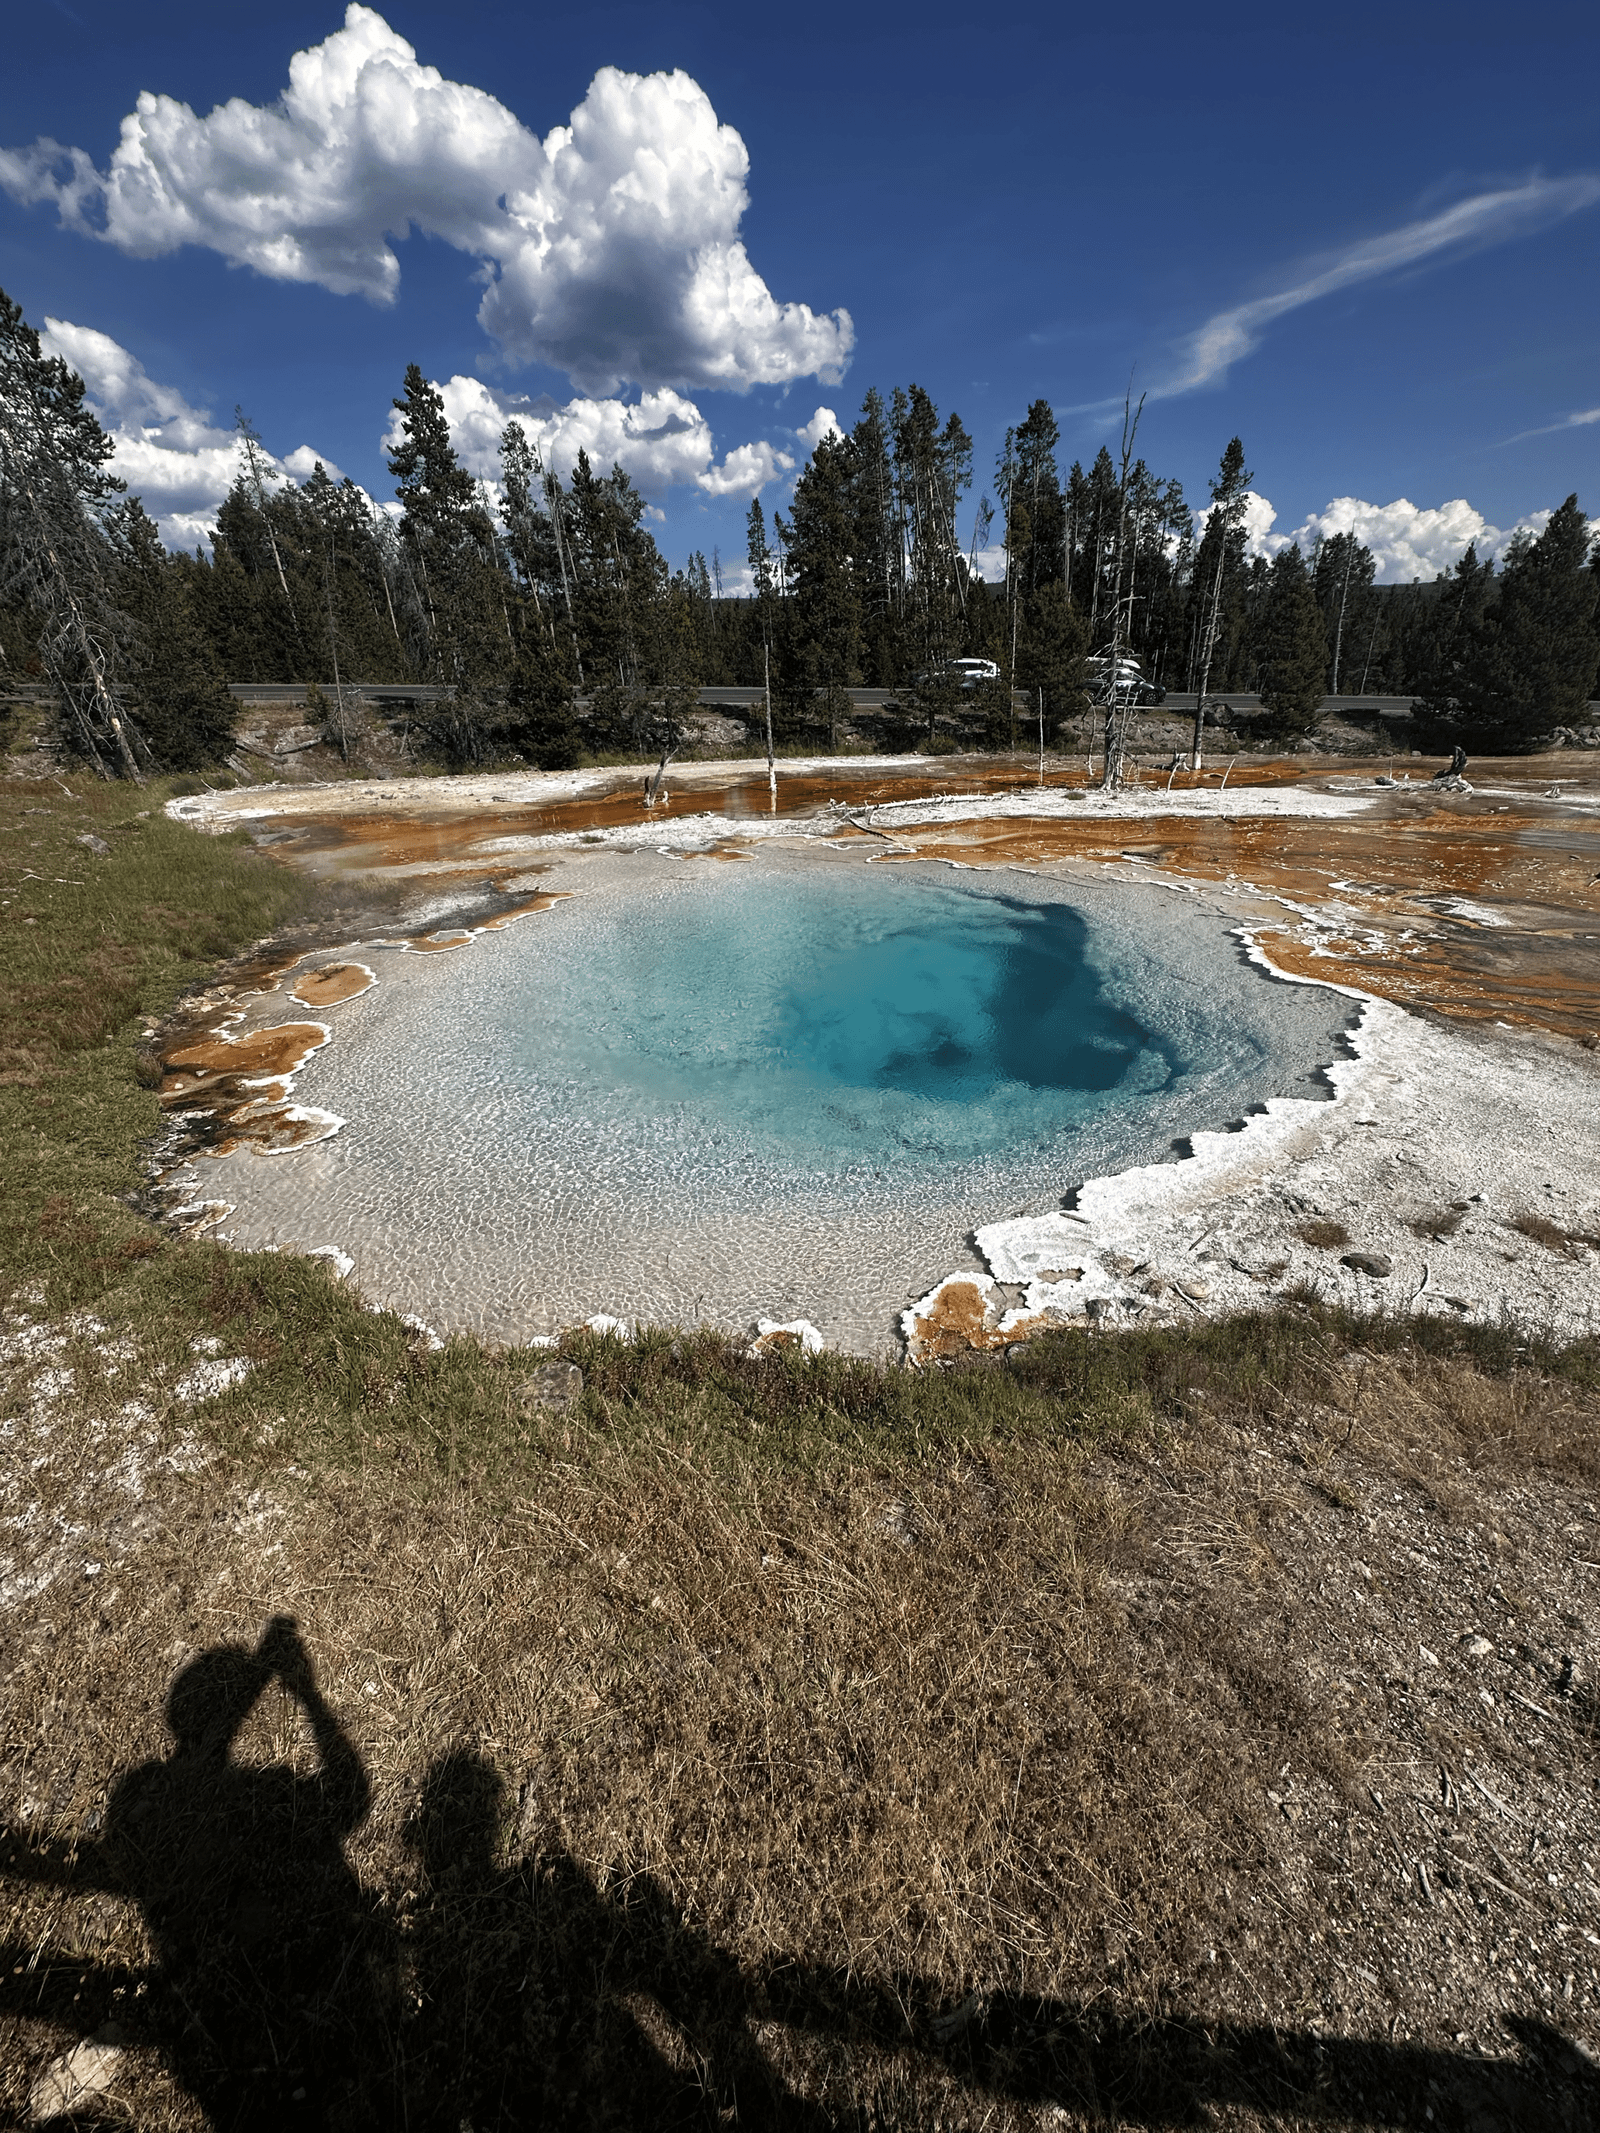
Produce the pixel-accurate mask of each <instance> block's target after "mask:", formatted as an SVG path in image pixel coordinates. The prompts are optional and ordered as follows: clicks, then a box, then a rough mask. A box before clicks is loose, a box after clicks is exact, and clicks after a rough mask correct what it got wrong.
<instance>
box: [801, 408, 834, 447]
mask: <svg viewBox="0 0 1600 2133" xmlns="http://www.w3.org/2000/svg"><path fill="white" fill-rule="evenodd" d="M795 435H796V436H797V437H798V438H799V440H800V442H801V443H802V444H803V445H804V446H805V448H806V450H807V451H808V452H814V451H815V450H816V448H817V446H818V445H819V444H821V442H822V440H823V438H824V437H842V436H843V435H844V431H843V430H842V429H841V428H840V427H839V418H838V416H837V415H836V414H835V413H834V411H833V409H832V408H831V407H819V408H818V409H817V411H816V413H815V414H814V415H813V416H812V418H811V420H810V421H809V422H808V423H807V424H806V425H805V427H804V429H798V430H796V431H795Z"/></svg>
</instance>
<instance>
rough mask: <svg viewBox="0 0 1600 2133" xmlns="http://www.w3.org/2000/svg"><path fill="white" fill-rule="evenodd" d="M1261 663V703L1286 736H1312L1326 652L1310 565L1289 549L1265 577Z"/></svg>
mask: <svg viewBox="0 0 1600 2133" xmlns="http://www.w3.org/2000/svg"><path fill="white" fill-rule="evenodd" d="M1259 657H1260V668H1261V701H1262V703H1263V705H1264V706H1265V707H1266V709H1267V710H1268V711H1269V712H1270V713H1271V714H1272V721H1273V726H1274V728H1275V730H1276V731H1277V732H1279V733H1282V734H1294V733H1304V732H1306V731H1308V729H1309V728H1310V725H1311V720H1312V717H1313V715H1314V714H1315V712H1316V708H1317V705H1318V704H1319V703H1320V702H1321V701H1322V693H1323V678H1324V675H1325V673H1326V671H1327V658H1328V647H1327V638H1326V636H1325V635H1324V633H1323V627H1322V614H1321V611H1320V609H1319V608H1318V606H1317V598H1316V594H1315V592H1314V591H1313V590H1312V584H1311V574H1310V572H1309V571H1308V570H1307V569H1306V559H1305V557H1304V556H1303V555H1302V554H1301V553H1300V551H1299V549H1298V548H1294V547H1290V548H1285V549H1283V550H1282V551H1281V553H1280V554H1279V555H1278V556H1277V557H1276V558H1275V559H1274V561H1273V563H1272V566H1271V569H1270V571H1269V572H1268V575H1267V586H1266V600H1265V604H1264V610H1263V613H1262V616H1261V624H1260V637H1259Z"/></svg>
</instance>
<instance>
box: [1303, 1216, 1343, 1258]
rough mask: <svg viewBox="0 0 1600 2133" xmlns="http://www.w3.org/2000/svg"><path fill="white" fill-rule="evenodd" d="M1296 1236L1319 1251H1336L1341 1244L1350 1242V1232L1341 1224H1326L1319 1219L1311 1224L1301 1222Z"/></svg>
mask: <svg viewBox="0 0 1600 2133" xmlns="http://www.w3.org/2000/svg"><path fill="white" fill-rule="evenodd" d="M1298 1235H1299V1236H1300V1237H1301V1238H1302V1239H1303V1241H1304V1242H1305V1243H1307V1244H1314V1245H1315V1246H1316V1247H1317V1248H1318V1250H1319V1251H1325V1252H1332V1251H1337V1250H1338V1248H1339V1246H1340V1245H1342V1244H1348V1243H1349V1242H1350V1232H1349V1231H1348V1230H1347V1229H1346V1228H1345V1226H1344V1224H1343V1223H1342V1222H1327V1221H1324V1220H1322V1219H1321V1218H1320V1217H1319V1218H1318V1219H1317V1220H1315V1221H1312V1222H1302V1223H1301V1224H1300V1225H1299V1228H1298Z"/></svg>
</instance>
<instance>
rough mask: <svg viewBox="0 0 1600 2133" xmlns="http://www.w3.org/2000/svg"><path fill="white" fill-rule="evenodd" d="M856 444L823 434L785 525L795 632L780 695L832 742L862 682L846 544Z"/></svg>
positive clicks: (857, 607) (851, 528)
mask: <svg viewBox="0 0 1600 2133" xmlns="http://www.w3.org/2000/svg"><path fill="white" fill-rule="evenodd" d="M855 474H856V465H855V447H854V446H853V445H852V444H851V442H850V440H849V439H848V438H845V437H824V438H823V439H822V441H821V442H820V443H819V444H818V446H817V448H816V450H815V451H814V452H813V453H812V455H811V458H810V460H809V461H808V462H807V464H806V466H805V468H804V469H803V471H802V472H801V475H800V478H799V480H798V481H797V482H796V483H795V490H794V512H793V516H792V519H791V521H790V539H789V564H790V570H791V573H792V577H791V585H792V600H793V627H792V630H791V632H790V637H789V643H788V646H787V658H786V661H785V671H784V682H785V685H786V686H785V690H784V694H785V697H786V699H787V698H792V699H793V701H794V704H795V708H796V710H797V711H799V712H801V715H802V716H803V714H804V710H805V709H809V708H810V707H811V704H812V700H813V699H814V698H815V697H816V696H818V695H819V694H820V696H821V703H820V705H819V706H817V710H818V711H819V712H820V715H821V716H822V717H823V718H825V719H826V720H827V722H828V730H829V734H830V739H831V738H834V737H836V735H837V730H838V725H839V721H840V720H841V718H845V719H848V717H849V716H850V712H851V708H852V707H851V701H850V696H849V688H850V684H851V683H852V682H856V681H859V680H860V656H861V602H860V598H859V595H858V592H857V589H856V580H855V571H854V566H853V559H852V556H851V542H852V537H853V535H854V532H855V527H856V512H855V498H854V493H853V492H854V483H855Z"/></svg>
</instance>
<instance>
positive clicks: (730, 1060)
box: [201, 851, 1350, 1351]
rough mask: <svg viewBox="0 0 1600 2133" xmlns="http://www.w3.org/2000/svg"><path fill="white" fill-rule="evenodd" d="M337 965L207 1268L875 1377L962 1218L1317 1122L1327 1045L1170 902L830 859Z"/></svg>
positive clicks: (1291, 998) (444, 1320)
mask: <svg viewBox="0 0 1600 2133" xmlns="http://www.w3.org/2000/svg"><path fill="white" fill-rule="evenodd" d="M362 952H363V955H364V956H365V957H366V958H367V959H368V960H370V961H372V962H373V964H374V967H375V968H376V969H377V970H378V972H379V977H380V982H379V984H378V985H377V987H376V988H375V989H374V990H373V991H372V992H370V993H368V994H366V995H365V996H364V997H363V998H361V999H360V1000H357V1001H354V1002H352V1003H350V1005H348V1006H347V1007H344V1008H341V1009H338V1010H335V1011H334V1014H333V1015H332V1017H331V1018H330V1019H331V1020H332V1022H333V1027H334V1042H333V1043H332V1044H331V1045H330V1046H329V1047H328V1048H327V1049H326V1050H325V1051H323V1052H321V1053H319V1054H318V1055H317V1056H316V1058H315V1059H314V1060H313V1061H312V1063H311V1064H310V1065H309V1066H308V1067H307V1068H306V1069H305V1071H304V1073H303V1074H302V1076H301V1078H300V1082H299V1084H298V1086H297V1090H296V1094H297V1096H298V1097H300V1098H301V1099H303V1100H305V1101H307V1102H310V1103H314V1104H319V1105H323V1106H325V1107H327V1108H328V1109H330V1110H333V1111H335V1112H337V1113H339V1114H340V1115H342V1116H343V1117H344V1118H346V1119H347V1120H348V1122H349V1123H348V1124H347V1126H346V1128H345V1130H344V1132H343V1133H342V1134H340V1135H339V1136H338V1137H337V1138H336V1139H334V1140H331V1141H328V1142H324V1143H322V1144H320V1145H319V1146H316V1147H314V1148H310V1149H307V1150H305V1151H303V1152H302V1153H300V1154H297V1155H294V1156H288V1157H281V1158H261V1157H257V1156H252V1155H249V1154H241V1155H235V1156H230V1157H228V1158H225V1159H224V1160H223V1161H222V1162H220V1163H209V1162H207V1163H204V1164H203V1165H202V1166H201V1168H202V1169H203V1170H204V1172H205V1173H206V1176H205V1180H204V1183H205V1189H206V1191H207V1192H208V1193H211V1194H215V1195H218V1196H220V1197H224V1198H227V1199H229V1200H231V1201H233V1202H234V1203H235V1205H236V1209H237V1212H236V1215H235V1217H234V1219H233V1220H232V1222H231V1223H230V1224H229V1226H228V1234H229V1235H230V1236H231V1237H232V1238H233V1239H234V1240H235V1241H237V1242H239V1243H241V1244H247V1245H248V1244H261V1243H266V1242H290V1241H294V1242H299V1243H302V1244H317V1243H323V1242H332V1243H336V1244H339V1245H340V1246H342V1247H343V1248H344V1249H345V1250H346V1251H349V1252H350V1253H351V1254H352V1255H353V1256H354V1257H355V1259H356V1262H357V1274H356V1278H357V1279H358V1280H359V1281H360V1282H361V1284H362V1286H363V1288H364V1289H365V1290H366V1291H367V1292H368V1293H369V1294H370V1295H372V1296H373V1297H374V1298H375V1299H377V1300H379V1301H382V1302H386V1303H391V1304H393V1305H395V1307H396V1308H399V1309H402V1310H407V1311H413V1312H416V1313H418V1314H420V1315H421V1316H422V1317H424V1318H426V1319H428V1320H429V1321H430V1323H433V1324H436V1325H440V1326H442V1327H444V1326H448V1327H453V1328H465V1327H474V1328H477V1329H479V1330H481V1331H483V1332H485V1333H488V1334H490V1335H492V1336H494V1337H497V1338H502V1339H503V1338H513V1337H518V1336H526V1335H528V1334H531V1333H541V1332H547V1331H554V1330H556V1329H558V1328H559V1327H561V1326H564V1325H570V1324H572V1323H574V1322H575V1321H577V1320H579V1319H581V1318H584V1317H587V1316H589V1315H590V1314H592V1313H594V1312H597V1311H607V1312H610V1313H614V1314H615V1315H617V1316H619V1317H640V1318H646V1319H654V1320H658V1321H663V1322H679V1323H687V1322H693V1321H694V1320H696V1319H697V1318H704V1319H707V1320H710V1321H712V1322H715V1323H719V1324H723V1325H729V1326H740V1325H745V1324H748V1323H749V1322H750V1321H751V1320H753V1319H754V1318H756V1317H757V1316H769V1317H775V1318H791V1317H797V1316H800V1317H807V1318H810V1319H812V1320H814V1321H815V1322H816V1323H817V1324H818V1325H819V1326H820V1327H821V1328H822V1330H823V1332H824V1333H825V1334H826V1335H827V1336H828V1337H829V1339H830V1340H832V1341H836V1342H838V1343H839V1344H840V1345H843V1346H848V1347H853V1348H857V1349H863V1350H867V1351H872V1350H875V1349H878V1348H880V1347H882V1346H884V1345H886V1344H887V1343H888V1341H889V1340H890V1337H891V1333H892V1327H893V1321H894V1315H895V1313H896V1312H897V1311H898V1309H899V1308H900V1307H901V1305H903V1304H904V1303H905V1302H906V1301H908V1300H909V1299H910V1297H912V1296H913V1295H916V1294H920V1293H921V1292H922V1291H924V1290H925V1289H926V1288H928V1287H929V1286H930V1285H931V1283H932V1282H933V1281H935V1280H937V1279H938V1278H939V1277H940V1276H941V1275H942V1274H944V1273H947V1272H949V1271H950V1270H951V1269H952V1268H953V1267H955V1266H957V1265H959V1264H961V1263H963V1261H965V1260H969V1259H970V1257H971V1255H970V1253H969V1252H968V1251H966V1250H965V1248H964V1244H965V1239H966V1237H967V1235H968V1233H969V1232H970V1231H971V1230H972V1229H973V1228H975V1227H976V1226H977V1225H979V1224H980V1223H984V1222H988V1221H993V1220H996V1219H999V1218H1001V1217H1004V1216H1008V1215H1012V1214H1016V1213H1019V1212H1021V1211H1023V1210H1024V1209H1026V1210H1028V1211H1040V1210H1043V1209H1046V1208H1050V1207H1054V1206H1056V1205H1058V1204H1059V1202H1060V1200H1061V1198H1062V1196H1063V1194H1065V1193H1067V1192H1069V1191H1070V1189H1071V1188H1072V1187H1074V1186H1075V1185H1077V1184H1079V1183H1080V1182H1081V1181H1082V1180H1083V1179H1085V1178H1087V1177H1092V1176H1097V1175H1103V1174H1105V1173H1107V1172H1109V1171H1115V1170H1120V1169H1125V1168H1127V1167H1128V1166H1130V1165H1132V1164H1136V1163H1147V1162H1152V1161H1159V1160H1163V1159H1176V1154H1175V1147H1174V1143H1175V1142H1176V1141H1179V1140H1181V1137H1182V1136H1183V1135H1185V1134H1187V1133H1188V1132H1190V1131H1192V1130H1194V1129H1196V1128H1199V1127H1216V1126H1221V1125H1223V1124H1226V1123H1227V1122H1228V1121H1230V1120H1233V1119H1237V1118H1239V1117H1240V1116H1242V1115H1243V1114H1244V1113H1245V1112H1247V1111H1248V1110H1249V1109H1250V1107H1251V1106H1252V1105H1256V1104H1259V1103H1261V1102H1262V1101H1264V1099H1265V1098H1266V1097H1268V1096H1271V1095H1288V1094H1296V1095H1317V1094H1326V1093H1327V1090H1326V1085H1325V1084H1324V1083H1323V1082H1322V1081H1321V1079H1320V1076H1319V1073H1318V1069H1319V1067H1320V1066H1322V1065H1323V1064H1325V1063H1326V1062H1327V1061H1328V1060H1330V1059H1332V1058H1333V1057H1334V1056H1336V1054H1337V1051H1338V1049H1339V1041H1340V1032H1341V1031H1342V1030H1343V1029H1344V1028H1346V1027H1347V1025H1348V1023H1349V1020H1350V1013H1349V1005H1348V1003H1347V1002H1346V1001H1344V1000H1343V999H1342V998H1340V997H1339V996H1338V995H1335V994H1332V993H1329V992H1324V991H1322V990H1321V989H1320V988H1315V987H1308V986H1301V985H1291V984H1286V983H1282V982H1279V981H1277V980H1275V979H1273V978H1272V977H1270V976H1269V975H1268V974H1266V973H1265V972H1263V971H1262V970H1261V969H1259V968H1258V967H1256V966H1255V965H1252V964H1250V963H1248V962H1247V961H1246V960H1245V958H1244V955H1243V953H1242V950H1241V948H1240V945H1239V943H1238V942H1237V940H1236V939H1234V937H1233V936H1232V935H1231V934H1230V932H1229V931H1228V928H1227V925H1226V922H1225V921H1224V920H1223V919H1221V918H1220V917H1218V916H1217V915H1216V914H1214V913H1211V912H1208V911H1206V910H1204V909H1203V908H1201V907H1200V906H1199V905H1198V904H1197V903H1196V901H1195V900H1194V899H1192V898H1191V897H1188V896H1185V895H1182V894H1179V893H1174V892H1172V891H1166V890H1161V889H1156V888H1143V887H1130V886H1128V885H1126V884H1123V883H1093V884H1089V885H1082V884H1078V883H1074V884H1073V885H1072V886H1071V888H1070V889H1069V888H1068V887H1067V886H1066V885H1064V884H1062V883H1060V882H1052V881H1048V880H1042V879H1038V878H1034V877H1029V876H1025V875H1021V874H1011V873H1004V874H997V873H990V872H986V873H983V874H965V873H955V872H952V871H951V870H949V869H947V868H944V867H940V866H936V865H922V864H911V865H905V864H897V865H892V866H886V865H881V864H880V865H874V866H864V865H862V864H861V863H860V862H859V861H852V860H849V859H843V858H838V857H835V856H832V855H828V856H822V855H817V856H815V857H810V856H807V857H799V856H795V857H785V856H783V855H781V854H777V853H774V852H771V851H768V852H766V853H764V854H763V855H762V857H761V858H760V859H759V860H758V861H756V862H753V863H750V864H746V865H728V866H712V865H704V864H698V865H686V864H684V863H683V862H681V861H676V860H673V861H668V860H664V859H657V858H655V857H653V856H651V855H639V856H637V857H635V858H633V859H630V860H627V861H623V862H618V863H614V864H613V866H612V869H611V872H610V873H609V875H605V876H603V877H597V880H596V885H595V887H594V888H593V890H592V891H591V890H590V889H587V888H586V889H584V890H583V892H582V893H580V894H579V895H578V896H576V897H574V898H573V900H572V901H571V902H569V903H565V904H563V905H560V906H559V907H557V909H555V910H554V911H551V912H549V913H546V914H543V915H541V916H539V917H537V918H533V919H528V920H525V921H524V922H523V923H522V924H520V925H518V926H516V927H514V928H512V929H511V930H510V931H508V932H507V933H505V934H502V935H499V936H496V937H490V938H480V939H479V940H476V941H474V942H473V943H472V944H471V945H470V946H468V947H466V948H464V949H462V950H459V951H457V952H454V953H451V954H447V955H439V956H417V955H408V954H402V953H399V952H396V951H389V952H385V951H382V950H370V949H369V950H363V951H362ZM222 1173H226V1175H222Z"/></svg>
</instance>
